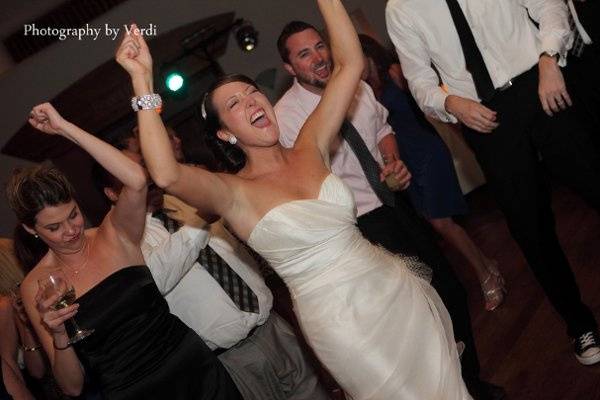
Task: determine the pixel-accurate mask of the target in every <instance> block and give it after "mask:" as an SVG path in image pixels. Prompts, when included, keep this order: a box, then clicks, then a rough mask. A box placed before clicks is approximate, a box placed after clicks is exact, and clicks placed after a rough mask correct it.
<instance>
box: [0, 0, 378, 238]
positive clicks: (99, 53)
mask: <svg viewBox="0 0 600 400" xmlns="http://www.w3.org/2000/svg"><path fill="white" fill-rule="evenodd" d="M385 2H386V1H385V0H370V1H367V0H345V1H344V4H345V5H346V7H347V9H348V10H355V9H357V8H359V7H361V6H362V9H363V12H364V13H365V15H366V16H367V18H368V19H369V21H370V22H371V24H372V25H373V26H374V27H375V28H376V30H377V31H378V32H379V34H380V35H382V37H385V36H384V35H385V21H384V7H385ZM232 10H234V11H236V13H237V17H242V18H245V19H248V20H250V21H251V22H252V23H253V24H254V26H255V28H256V29H257V30H258V31H259V32H260V33H259V46H258V47H257V48H256V50H255V51H254V52H252V53H243V52H242V51H241V50H239V48H238V47H237V45H236V44H235V42H234V41H232V40H231V39H230V43H229V46H228V51H227V53H226V54H225V56H223V57H222V58H221V59H220V60H219V62H220V63H221V65H222V66H223V67H224V69H225V71H226V72H243V73H246V74H247V75H249V76H252V77H254V76H256V75H257V74H258V73H259V72H261V71H263V70H265V69H267V68H269V67H273V66H278V67H279V65H280V60H279V56H278V54H277V50H276V47H275V40H276V38H277V35H278V34H279V32H280V30H281V28H282V27H283V26H284V25H285V24H286V23H287V22H288V21H290V20H291V19H300V20H305V21H307V22H310V23H313V24H315V25H316V26H317V27H321V26H322V20H321V18H320V15H319V12H318V9H317V6H316V2H315V1H313V0H256V1H247V0H239V1H235V0H211V1H206V0H173V1H168V2H167V1H159V0H130V1H128V2H126V3H123V4H122V5H120V6H118V7H116V8H114V9H113V10H111V11H110V12H109V13H106V14H105V15H103V16H102V17H101V18H99V19H98V20H96V21H92V22H91V23H90V24H91V25H92V26H103V25H104V24H105V23H106V24H109V26H122V24H125V23H129V22H131V21H135V22H137V23H138V24H139V25H147V24H149V23H153V24H156V25H157V26H158V34H160V33H161V32H167V31H169V30H171V29H173V28H176V27H178V26H180V25H183V24H186V23H189V22H193V21H196V20H198V19H202V18H204V17H207V16H211V15H215V14H219V13H222V12H227V11H232ZM115 45H116V43H115V42H113V41H112V40H110V39H109V38H107V37H104V36H101V37H100V38H99V39H98V40H97V41H93V40H91V39H86V40H82V41H78V40H76V39H68V40H66V41H64V42H58V43H55V44H53V45H51V46H49V47H47V48H46V49H44V50H42V51H41V52H40V53H38V54H36V55H34V56H32V57H30V58H28V59H26V60H25V61H23V62H22V63H20V64H19V65H17V66H14V67H12V68H11V69H9V70H8V71H6V72H5V73H3V74H2V75H1V76H0V94H1V96H2V97H1V98H0V105H1V107H0V118H1V119H2V129H1V130H0V146H1V145H3V144H4V143H5V142H6V141H7V140H8V139H9V138H10V136H12V134H13V133H14V132H16V131H17V130H18V129H19V127H20V126H21V125H22V124H23V123H24V122H25V120H26V118H27V114H28V112H29V110H30V109H31V107H32V106H33V105H35V104H37V103H39V102H43V101H46V100H48V99H51V98H52V97H54V96H55V95H57V94H58V93H60V92H61V91H62V90H63V89H65V88H66V87H68V86H69V85H70V84H71V83H73V82H74V81H76V80H77V79H79V78H81V77H82V76H84V75H85V74H87V73H88V72H90V71H91V70H93V69H94V68H95V67H96V66H98V65H99V64H101V63H103V62H105V61H106V60H108V59H111V58H112V56H113V53H114V50H115ZM285 77H286V75H285V73H284V72H283V70H282V69H280V70H279V72H278V74H277V82H278V86H280V85H281V84H282V82H284V81H285V80H286V79H285ZM123 106H124V107H127V106H128V105H126V104H124V105H123ZM27 164H28V163H27V162H24V161H22V160H18V159H15V158H12V157H8V156H4V155H0V183H1V184H2V188H3V187H4V183H5V182H6V180H7V178H8V176H9V175H10V172H11V171H12V169H13V168H15V167H17V166H22V165H27ZM14 223H15V220H14V217H13V214H12V212H11V211H10V210H9V209H8V207H7V205H6V201H5V198H4V193H2V198H1V200H0V236H6V235H9V234H10V232H11V231H12V228H13V226H14Z"/></svg>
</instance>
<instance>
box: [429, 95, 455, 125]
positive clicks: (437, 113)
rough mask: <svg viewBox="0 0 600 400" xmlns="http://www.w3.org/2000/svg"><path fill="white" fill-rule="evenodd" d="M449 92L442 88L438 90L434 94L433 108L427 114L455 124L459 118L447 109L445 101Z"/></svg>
mask: <svg viewBox="0 0 600 400" xmlns="http://www.w3.org/2000/svg"><path fill="white" fill-rule="evenodd" d="M447 97H448V93H446V92H444V91H443V90H442V89H441V88H440V89H439V90H437V91H436V93H435V94H434V95H433V108H432V109H430V112H428V113H427V114H429V115H431V116H432V117H434V118H435V119H439V120H440V121H442V122H448V123H451V124H455V123H457V122H458V119H456V117H455V116H454V115H452V114H450V113H449V112H448V111H446V107H445V103H446V98H447Z"/></svg>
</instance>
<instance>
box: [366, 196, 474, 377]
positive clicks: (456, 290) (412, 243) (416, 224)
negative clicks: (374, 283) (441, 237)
mask: <svg viewBox="0 0 600 400" xmlns="http://www.w3.org/2000/svg"><path fill="white" fill-rule="evenodd" d="M358 228H359V229H360V231H361V232H362V234H363V235H364V236H365V237H366V238H367V239H368V240H370V241H371V242H373V243H375V244H378V245H381V246H383V247H384V248H385V249H387V250H388V251H391V252H392V253H401V254H406V255H411V256H415V255H416V256H418V257H419V258H420V259H421V260H422V261H424V262H425V263H426V264H427V265H429V266H430V267H431V269H432V270H433V279H432V281H431V285H432V286H433V287H434V288H435V290H436V291H437V292H438V294H439V296H440V298H441V299H442V301H443V302H444V305H445V306H446V308H447V309H448V313H449V314H450V317H451V319H452V325H453V328H454V337H455V339H456V340H457V341H462V342H463V343H464V344H465V346H466V347H465V350H464V352H463V354H462V358H461V365H462V374H463V378H464V380H465V382H466V383H467V387H469V386H470V384H471V383H476V382H479V370H480V366H479V359H478V358H477V349H476V348H475V341H474V340H473V330H472V328H471V317H470V315H469V308H468V304H467V293H466V291H465V289H464V287H463V286H462V284H461V283H460V281H459V280H458V278H457V277H456V275H455V274H454V272H453V271H452V268H451V267H450V264H449V263H448V261H447V259H446V257H445V256H444V255H443V254H442V252H441V250H440V249H439V247H438V246H437V243H436V239H435V237H434V235H433V231H432V230H431V228H430V226H429V225H428V224H427V222H426V221H425V220H423V219H422V218H421V217H420V216H419V215H418V214H417V212H416V211H415V210H414V209H413V208H412V206H410V205H409V202H408V199H406V198H405V197H404V195H403V194H397V196H396V207H395V208H392V207H388V206H385V205H384V206H381V207H379V208H376V209H374V210H372V211H370V212H368V213H366V214H363V215H361V216H360V217H358Z"/></svg>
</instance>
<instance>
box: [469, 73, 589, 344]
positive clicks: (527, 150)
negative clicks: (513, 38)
mask: <svg viewBox="0 0 600 400" xmlns="http://www.w3.org/2000/svg"><path fill="white" fill-rule="evenodd" d="M537 93H538V69H537V66H535V67H533V68H532V69H531V70H529V71H527V72H525V73H523V74H521V75H519V76H518V77H517V78H516V79H514V80H513V86H512V87H510V88H509V89H507V90H504V91H499V92H497V94H496V95H495V96H494V97H493V98H492V100H490V101H489V102H487V103H484V105H486V106H487V107H488V108H490V109H492V110H494V111H496V112H497V113H498V114H497V118H498V122H499V123H500V125H499V127H498V128H496V129H495V130H494V131H493V132H492V133H489V134H481V133H479V132H476V131H473V130H471V129H465V139H466V140H467V142H468V143H469V145H470V146H471V148H472V149H473V151H474V152H475V155H476V157H477V160H478V161H479V164H480V165H481V167H482V169H483V171H484V174H485V176H486V179H487V181H488V184H489V186H490V188H491V190H492V193H493V195H494V197H495V199H496V201H497V203H498V205H499V207H500V209H501V210H502V212H503V213H504V215H505V217H506V221H507V223H508V227H509V229H510V232H511V234H512V236H513V238H514V239H515V240H516V241H517V243H518V245H519V247H520V248H521V251H522V252H523V254H524V255H525V258H526V259H527V262H528V263H529V265H530V267H531V269H532V270H533V273H534V274H535V277H536V278H537V280H538V282H539V283H540V285H541V286H542V288H543V290H544V292H545V293H546V295H547V296H548V299H549V300H550V302H551V304H552V306H553V307H554V308H555V309H556V311H557V312H558V313H559V314H560V316H561V317H562V318H563V320H564V321H565V323H566V325H567V334H568V335H569V336H571V337H573V338H574V337H578V336H580V335H581V334H583V333H585V332H587V331H590V330H592V329H595V327H596V321H595V320H594V316H593V315H592V313H591V311H590V309H589V308H588V307H587V306H586V305H585V304H583V302H582V300H581V295H580V293H579V288H578V287H577V283H576V282H575V277H574V275H573V272H572V271H571V268H570V266H569V262H568V261H567V258H566V257H565V254H564V253H563V250H562V248H561V247H560V244H559V242H558V237H557V235H556V228H555V221H554V215H553V212H552V209H551V190H550V187H549V184H548V182H547V181H546V174H545V173H544V168H545V169H546V170H547V171H548V172H550V175H552V176H553V177H554V178H555V179H557V180H558V181H560V182H562V183H564V184H566V185H567V186H569V187H571V188H572V189H574V190H575V191H576V192H578V193H579V194H580V195H581V196H582V197H583V198H584V199H585V200H586V201H587V202H588V203H589V204H590V205H591V206H592V207H594V208H595V209H596V210H598V209H600V185H599V183H600V167H599V166H600V163H599V160H598V153H597V151H596V149H595V148H594V146H593V145H592V144H591V143H592V142H591V135H590V134H589V131H588V130H587V127H586V126H585V125H584V124H583V123H582V121H581V119H580V118H578V117H577V114H576V110H574V109H573V108H569V109H567V110H565V111H561V112H559V113H555V114H554V116H552V117H549V116H547V115H546V114H545V113H544V111H543V109H542V107H541V103H540V100H539V98H538V94H537ZM540 157H541V159H542V160H543V162H540Z"/></svg>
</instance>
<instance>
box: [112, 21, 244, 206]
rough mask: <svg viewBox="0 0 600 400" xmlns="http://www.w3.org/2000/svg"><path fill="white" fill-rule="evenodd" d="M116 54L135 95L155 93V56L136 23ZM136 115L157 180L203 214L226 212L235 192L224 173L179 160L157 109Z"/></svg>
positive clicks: (155, 180) (142, 143) (153, 177)
mask: <svg viewBox="0 0 600 400" xmlns="http://www.w3.org/2000/svg"><path fill="white" fill-rule="evenodd" d="M115 58H116V61H117V62H118V63H119V64H120V65H121V66H122V67H123V68H124V69H125V70H126V71H127V72H128V73H129V75H130V77H131V83H132V85H133V91H134V95H135V96H138V97H140V96H145V95H150V94H152V93H153V83H152V56H151V55H150V50H149V49H148V45H147V44H146V41H145V40H144V37H143V36H142V35H140V33H139V31H138V30H137V27H136V25H135V24H132V25H131V29H130V30H129V31H128V32H127V33H126V34H125V36H124V37H123V40H122V42H121V44H120V45H119V47H118V49H117V52H116V56H115ZM137 119H138V127H139V134H140V142H141V148H142V154H143V156H144V162H145V164H146V166H147V168H148V171H149V173H150V176H151V177H152V179H153V180H154V183H156V184H157V185H158V186H160V187H161V188H164V189H165V190H166V191H167V192H169V193H171V194H173V195H175V196H177V197H179V198H180V199H182V200H184V201H185V202H187V203H188V204H191V205H193V206H194V207H196V208H197V209H198V210H199V211H200V213H201V214H203V215H213V214H217V215H223V214H224V213H225V212H226V210H227V209H229V208H230V207H231V204H232V202H233V196H232V193H231V189H230V188H229V186H228V185H227V183H226V182H225V181H224V180H223V179H222V178H221V174H215V173H211V172H209V171H206V170H203V169H200V168H195V167H191V166H187V165H184V164H180V163H178V162H177V160H176V159H175V155H174V154H173V151H172V147H171V143H170V141H169V136H168V134H167V130H166V128H165V126H164V124H163V122H162V119H161V118H160V115H159V114H158V113H157V112H156V110H155V109H150V110H145V109H140V110H139V111H138V112H137ZM191 182H193V184H191Z"/></svg>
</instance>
